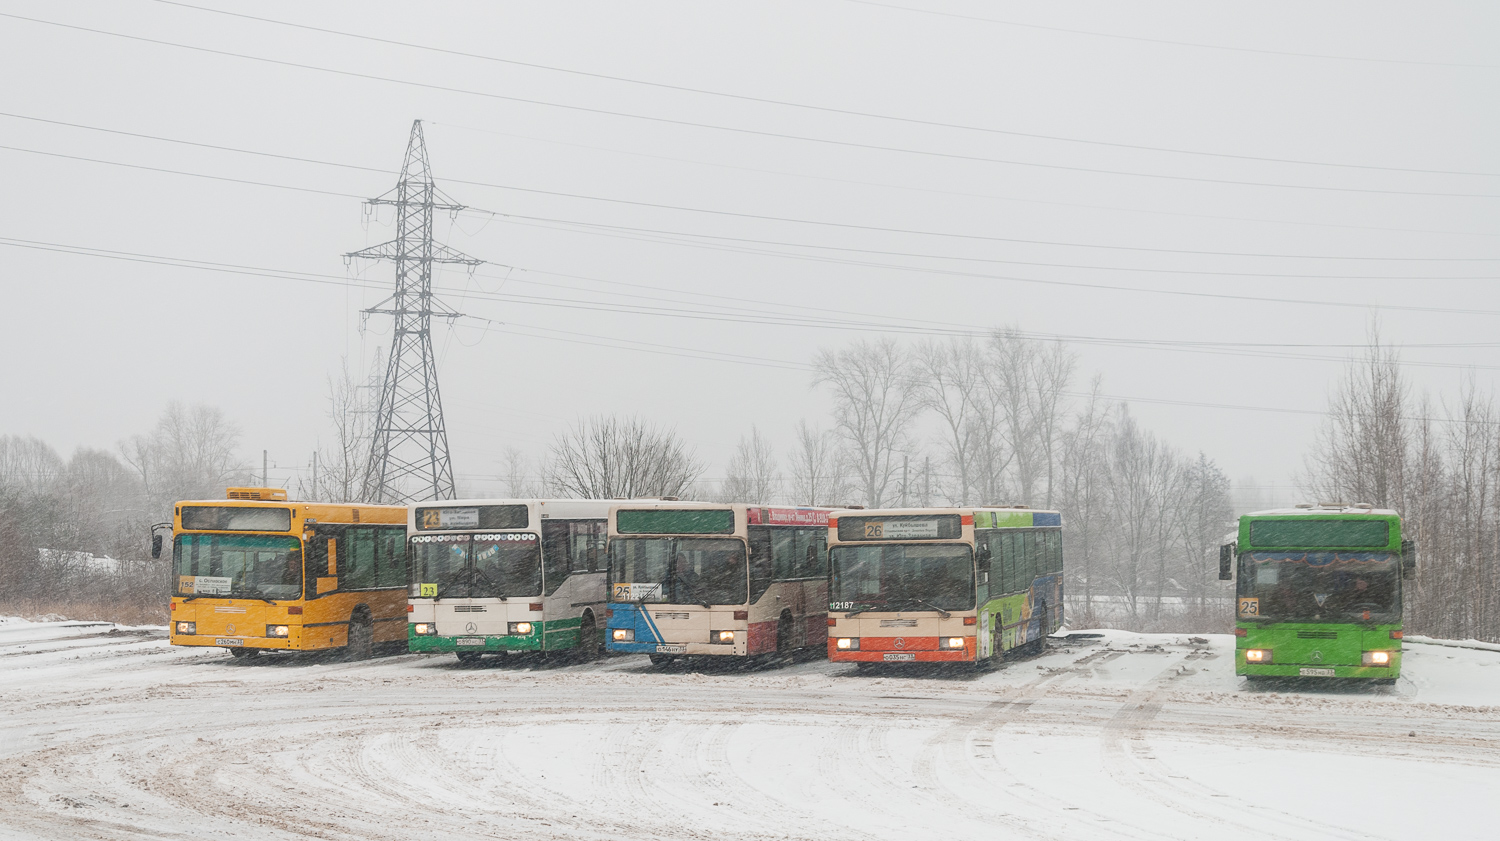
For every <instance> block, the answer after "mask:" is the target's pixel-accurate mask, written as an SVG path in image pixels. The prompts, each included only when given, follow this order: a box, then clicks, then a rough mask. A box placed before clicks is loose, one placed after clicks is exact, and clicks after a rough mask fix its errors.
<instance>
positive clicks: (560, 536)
mask: <svg viewBox="0 0 1500 841" xmlns="http://www.w3.org/2000/svg"><path fill="white" fill-rule="evenodd" d="M568 532H569V529H568V522H567V521H566V520H547V521H545V522H543V523H542V574H543V575H544V576H545V581H546V586H545V587H544V588H543V590H542V592H543V595H547V596H550V595H552V594H553V593H555V592H557V588H558V587H561V586H562V583H563V582H564V581H566V580H567V578H568V571H569V568H570V567H571V566H572V562H573V561H572V551H571V550H572V547H571V546H569V545H568V544H569V543H570V542H571V541H569V540H568V538H569V534H568Z"/></svg>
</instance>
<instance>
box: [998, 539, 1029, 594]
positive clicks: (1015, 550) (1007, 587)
mask: <svg viewBox="0 0 1500 841" xmlns="http://www.w3.org/2000/svg"><path fill="white" fill-rule="evenodd" d="M1001 545H1002V546H1003V547H1004V549H1005V551H1004V552H1003V553H1001V570H1000V592H1002V593H1014V592H1016V590H1017V589H1018V588H1017V587H1016V579H1017V577H1018V576H1017V569H1016V565H1017V562H1019V561H1020V559H1021V551H1022V549H1023V548H1024V547H1023V545H1022V543H1021V534H1020V533H1019V532H1016V531H1010V530H1007V531H1006V532H1005V533H1004V540H1003V541H1002V542H1001Z"/></svg>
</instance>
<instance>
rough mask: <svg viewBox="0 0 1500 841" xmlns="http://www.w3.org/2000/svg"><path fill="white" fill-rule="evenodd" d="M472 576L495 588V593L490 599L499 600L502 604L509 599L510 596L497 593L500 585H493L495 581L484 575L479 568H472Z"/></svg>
mask: <svg viewBox="0 0 1500 841" xmlns="http://www.w3.org/2000/svg"><path fill="white" fill-rule="evenodd" d="M474 574H475V575H477V576H479V577H480V578H483V579H484V580H485V583H487V584H489V585H490V586H492V587H494V588H495V590H496V591H497V592H496V594H495V595H494V596H493V597H492V598H496V599H499V600H500V601H502V602H503V601H505V600H507V599H509V598H510V596H507V595H505V594H504V593H500V592H498V591H499V590H500V585H499V584H496V583H495V579H493V578H491V577H489V576H488V575H486V574H485V572H484V570H482V569H480V568H479V567H474Z"/></svg>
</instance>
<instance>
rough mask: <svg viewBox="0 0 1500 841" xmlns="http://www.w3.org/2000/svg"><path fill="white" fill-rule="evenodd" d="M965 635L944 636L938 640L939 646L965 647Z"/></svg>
mask: <svg viewBox="0 0 1500 841" xmlns="http://www.w3.org/2000/svg"><path fill="white" fill-rule="evenodd" d="M964 639H965V638H964V637H943V638H941V639H939V640H938V648H947V649H960V650H961V649H963V647H964Z"/></svg>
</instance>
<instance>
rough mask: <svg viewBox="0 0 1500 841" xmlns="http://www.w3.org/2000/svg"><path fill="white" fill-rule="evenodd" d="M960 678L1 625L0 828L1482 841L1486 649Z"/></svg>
mask: <svg viewBox="0 0 1500 841" xmlns="http://www.w3.org/2000/svg"><path fill="white" fill-rule="evenodd" d="M1200 639H1206V641H1204V642H1195V641H1194V640H1193V638H1190V637H1188V636H1185V635H1138V634H1126V633H1118V632H1107V633H1106V634H1105V636H1104V637H1102V638H1101V639H1099V640H1096V641H1092V642H1089V643H1087V644H1071V645H1058V646H1054V647H1053V648H1052V649H1051V650H1049V651H1048V652H1047V653H1046V654H1044V655H1042V656H1040V657H1037V658H1034V659H1032V660H1023V661H1018V662H1014V663H1010V664H1007V665H1006V666H1005V667H1003V668H1001V669H998V670H996V671H992V672H989V673H985V674H982V675H979V676H977V677H975V676H970V675H959V674H946V673H932V672H920V673H919V672H913V671H892V672H887V673H883V674H878V675H867V674H864V673H860V674H856V673H855V672H854V670H853V669H852V667H848V666H841V665H837V666H836V665H833V664H830V663H827V662H824V661H811V662H803V663H796V664H792V665H788V666H785V667H780V668H760V669H750V670H746V671H740V672H729V673H706V672H700V671H694V670H691V669H673V670H670V671H659V670H654V669H652V668H651V667H650V666H649V665H648V664H647V663H646V660H645V658H644V657H629V658H619V659H611V660H607V661H603V662H600V663H595V664H587V665H577V664H572V665H552V664H536V663H530V662H526V661H518V660H510V661H495V662H494V663H486V664H484V665H481V666H479V667H473V668H470V667H460V666H459V665H458V663H457V661H456V660H455V659H454V658H452V657H437V656H422V655H402V656H397V657H388V658H379V659H375V660H371V661H367V662H362V663H342V662H327V661H314V660H307V659H298V658H291V657H263V658H261V659H260V660H258V661H253V662H240V661H235V660H232V659H231V658H230V657H229V656H228V655H227V654H225V653H222V652H221V651H219V650H217V649H209V650H186V649H172V648H171V647H170V646H168V645H167V644H166V640H165V639H164V635H163V632H162V630H161V629H130V628H117V627H114V626H111V625H107V624H99V623H86V622H52V623H27V622H22V621H19V620H0V722H3V723H0V838H3V839H10V838H45V839H77V838H99V839H145V838H150V839H204V838H215V839H221V838H244V839H284V838H307V837H314V838H327V839H360V840H361V841H373V840H374V839H401V841H407V839H466V838H505V839H518V838H524V839H532V838H535V839H544V838H547V839H550V838H567V839H601V841H602V839H610V841H618V839H656V838H663V839H665V838H670V839H684V838H693V839H714V840H715V841H718V839H794V838H807V839H855V838H861V839H866V838H868V839H902V841H909V840H910V839H929V838H932V839H936V838H943V839H970V838H995V839H1010V838H1043V839H1087V840H1088V841H1092V840H1093V839H1142V841H1144V839H1153V841H1154V839H1214V841H1232V839H1257V841H1265V839H1402V841H1413V839H1428V838H1430V839H1468V838H1483V837H1492V836H1491V833H1492V832H1494V831H1495V830H1494V828H1493V819H1492V818H1491V816H1490V815H1491V812H1492V806H1491V803H1492V801H1491V800H1490V797H1492V796H1493V792H1495V791H1497V790H1500V705H1497V704H1500V652H1497V651H1488V650H1482V649H1475V648H1461V647H1452V646H1443V645H1434V644H1427V643H1414V644H1409V645H1408V646H1407V651H1408V654H1407V657H1406V662H1405V667H1404V670H1405V672H1406V676H1405V677H1403V679H1402V680H1401V682H1400V683H1399V684H1397V685H1396V686H1394V687H1386V688H1372V687H1326V686H1318V685H1313V686H1298V687H1295V688H1287V687H1279V688H1271V689H1261V688H1260V687H1256V688H1255V689H1249V688H1247V687H1246V686H1245V685H1244V684H1243V683H1241V682H1239V681H1237V680H1236V679H1235V677H1234V674H1233V665H1232V658H1231V656H1230V652H1231V650H1232V648H1233V641H1232V638H1231V637H1227V636H1213V637H1207V638H1200Z"/></svg>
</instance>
